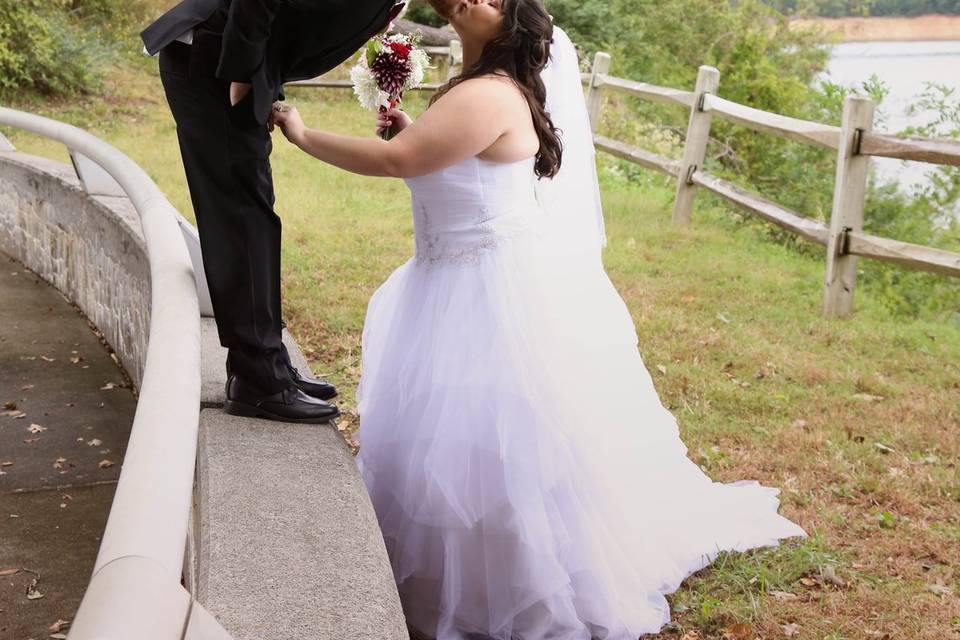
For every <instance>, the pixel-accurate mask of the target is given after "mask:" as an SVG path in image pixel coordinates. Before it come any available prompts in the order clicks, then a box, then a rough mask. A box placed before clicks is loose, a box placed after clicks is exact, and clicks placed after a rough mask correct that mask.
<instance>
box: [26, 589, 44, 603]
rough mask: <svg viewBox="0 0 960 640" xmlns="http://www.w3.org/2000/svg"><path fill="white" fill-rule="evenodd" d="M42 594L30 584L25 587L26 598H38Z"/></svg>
mask: <svg viewBox="0 0 960 640" xmlns="http://www.w3.org/2000/svg"><path fill="white" fill-rule="evenodd" d="M43 595H44V594H42V593H40V592H39V591H37V590H36V589H34V588H33V587H32V586H31V587H30V588H28V589H27V600H39V599H40V598H42V597H43Z"/></svg>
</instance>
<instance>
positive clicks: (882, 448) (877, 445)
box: [873, 442, 894, 453]
mask: <svg viewBox="0 0 960 640" xmlns="http://www.w3.org/2000/svg"><path fill="white" fill-rule="evenodd" d="M873 448H874V449H876V450H877V451H879V452H880V453H893V452H894V448H893V447H889V446H887V445H885V444H883V443H882V442H874V443H873Z"/></svg>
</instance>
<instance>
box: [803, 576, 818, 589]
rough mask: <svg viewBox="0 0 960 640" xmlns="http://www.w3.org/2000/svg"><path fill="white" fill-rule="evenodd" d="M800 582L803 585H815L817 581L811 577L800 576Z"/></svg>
mask: <svg viewBox="0 0 960 640" xmlns="http://www.w3.org/2000/svg"><path fill="white" fill-rule="evenodd" d="M800 584H802V585H803V586H805V587H815V586H817V581H816V580H814V579H813V578H800Z"/></svg>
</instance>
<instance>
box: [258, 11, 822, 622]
mask: <svg viewBox="0 0 960 640" xmlns="http://www.w3.org/2000/svg"><path fill="white" fill-rule="evenodd" d="M431 2H432V3H433V4H434V5H435V6H436V8H437V9H438V10H439V12H440V13H441V14H442V15H444V16H445V17H447V18H448V19H449V20H450V21H451V23H452V24H453V25H454V27H455V28H456V29H457V32H458V33H459V35H460V37H461V39H462V41H463V43H464V69H465V70H466V71H465V73H464V74H463V75H462V76H461V77H460V79H459V80H456V81H454V82H453V83H452V84H453V86H452V87H451V88H448V90H446V91H443V92H441V94H440V97H439V99H436V100H435V102H434V103H433V104H432V105H431V107H430V108H429V109H428V110H427V111H426V113H425V114H424V115H423V116H421V118H419V119H418V120H417V121H416V122H415V123H414V122H411V121H410V120H409V118H408V117H407V116H406V115H405V114H403V113H402V112H399V111H391V112H389V113H388V114H387V115H386V116H383V117H381V119H380V121H379V124H380V126H385V125H387V124H391V123H392V124H393V125H394V126H395V127H396V128H397V129H400V130H401V132H400V133H399V135H397V136H396V137H394V138H393V139H392V140H391V141H389V142H386V141H383V140H379V139H360V138H350V137H345V136H339V135H335V134H330V133H325V132H322V131H317V130H311V129H307V128H306V127H305V126H304V124H303V122H302V120H301V119H300V116H299V115H298V113H297V112H296V110H295V109H289V108H286V107H278V110H277V112H276V113H275V122H276V124H277V125H279V126H280V127H281V129H282V130H283V132H284V134H285V135H286V136H287V137H288V138H289V139H290V140H291V141H293V142H294V143H295V144H297V145H299V146H300V147H302V148H303V149H304V150H305V151H307V152H309V153H311V154H313V155H314V156H316V157H318V158H320V159H321V160H324V161H326V162H330V163H332V164H335V165H337V166H340V167H342V168H345V169H347V170H350V171H354V172H357V173H363V174H366V175H393V176H399V177H403V178H405V179H406V182H407V184H408V185H409V187H410V190H411V192H412V194H413V214H414V223H415V233H416V255H415V256H414V257H413V258H412V259H410V261H408V262H407V263H406V264H405V265H403V266H402V267H400V268H399V269H398V270H397V271H395V272H394V273H393V275H391V276H390V278H389V279H388V280H387V282H385V283H384V284H383V285H382V286H381V287H380V288H379V290H378V291H377V292H376V294H375V295H374V297H373V299H372V300H371V302H370V306H369V310H368V314H367V321H366V326H365V328H364V333H363V375H362V380H361V387H360V392H359V395H360V420H361V424H360V442H361V451H360V454H359V458H358V464H359V465H360V469H361V472H362V475H363V478H364V481H365V482H366V484H367V487H368V489H369V492H370V495H371V497H372V499H373V504H374V507H375V509H376V512H377V516H378V519H379V522H380V527H381V529H382V532H383V537H384V540H385V542H386V546H387V550H388V552H389V555H390V559H391V563H392V567H393V571H394V575H395V578H396V582H397V586H398V589H399V592H400V596H401V600H402V602H403V606H404V610H405V613H406V616H407V619H408V622H409V625H410V627H411V629H412V630H413V631H414V632H415V634H416V635H419V636H422V637H425V638H437V639H439V640H459V639H466V638H470V639H474V638H477V639H479V638H495V639H497V640H519V639H522V640H547V639H550V640H590V639H591V638H603V639H609V640H623V639H627V638H638V637H639V636H641V635H643V634H648V633H656V632H657V631H658V630H659V629H660V628H661V627H662V625H664V624H665V623H666V622H668V621H669V619H670V616H669V608H668V604H667V601H666V599H665V597H664V595H665V594H668V593H671V592H672V591H674V590H676V589H677V587H678V586H679V585H680V583H681V581H682V580H683V579H684V578H685V577H687V576H688V575H690V574H691V573H692V572H694V571H697V570H698V569H700V568H702V567H704V566H705V565H707V564H708V563H709V562H710V561H711V560H712V559H713V558H714V557H715V556H716V554H717V553H718V552H720V551H727V550H737V551H742V550H746V549H751V548H755V547H761V546H769V545H775V544H777V541H778V540H779V539H782V538H786V537H790V536H802V535H804V532H803V530H802V529H801V528H800V527H799V526H797V525H795V524H794V523H792V522H790V521H789V520H787V519H785V518H783V517H782V516H780V515H778V513H777V509H778V506H779V501H778V499H777V491H776V490H775V489H771V488H767V487H763V486H760V485H759V484H757V483H754V482H742V483H734V484H719V483H715V482H713V481H711V480H710V478H708V477H707V476H706V475H705V474H704V473H703V472H702V471H701V470H700V469H699V468H698V467H697V466H696V465H695V464H694V463H693V462H691V461H690V460H689V459H688V458H687V455H686V448H685V447H684V445H683V442H682V441H681V440H680V437H679V433H678V430H677V424H676V421H675V419H674V417H673V416H672V415H671V414H670V413H669V412H668V411H667V410H666V409H665V408H664V407H663V405H662V404H661V402H660V400H659V398H658V396H657V392H656V389H655V388H654V386H653V383H652V381H651V378H650V375H649V374H648V372H647V370H646V368H645V367H644V364H643V362H642V360H641V357H640V355H639V353H638V352H637V335H636V332H635V329H634V326H633V323H632V320H631V318H630V315H629V313H628V312H627V309H626V307H625V305H624V303H623V301H622V300H621V298H620V297H619V295H618V294H617V292H616V291H615V290H614V288H613V286H612V284H611V282H610V280H609V279H608V278H607V275H606V273H605V271H604V269H603V265H602V263H601V260H600V248H601V245H602V242H603V230H602V218H601V217H599V215H598V212H599V204H598V196H597V182H596V173H595V165H594V155H593V148H592V141H591V137H590V131H589V123H588V122H587V117H586V110H585V107H584V104H583V94H582V91H581V89H580V77H579V69H578V67H577V63H576V52H575V50H574V48H573V45H572V44H571V43H570V41H569V39H568V38H567V37H566V35H565V34H564V33H563V32H562V31H561V30H560V29H556V30H554V29H553V26H552V24H551V21H550V18H549V16H548V15H547V13H546V11H545V9H544V7H543V5H542V3H541V0H502V4H501V2H500V1H499V0H431ZM551 42H552V52H551ZM551 54H552V55H551ZM548 60H549V61H550V62H549V65H547V62H548ZM545 65H546V69H545V70H544V67H545ZM544 83H545V85H546V86H544ZM551 118H552V123H551ZM553 126H556V127H557V128H558V129H560V130H561V131H559V132H557V131H556V130H554V129H553V128H552V127H553ZM558 133H559V138H558ZM561 140H562V143H563V151H562V160H561V149H560V144H559V143H560V141H561ZM538 176H543V178H542V179H538ZM551 177H552V179H551Z"/></svg>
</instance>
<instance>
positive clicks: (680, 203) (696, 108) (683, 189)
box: [673, 65, 720, 224]
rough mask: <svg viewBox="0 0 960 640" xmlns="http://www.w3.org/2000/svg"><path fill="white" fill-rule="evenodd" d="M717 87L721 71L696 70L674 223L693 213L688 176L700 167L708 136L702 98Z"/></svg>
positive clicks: (693, 190) (686, 219) (708, 118)
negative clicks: (695, 81) (695, 84)
mask: <svg viewBox="0 0 960 640" xmlns="http://www.w3.org/2000/svg"><path fill="white" fill-rule="evenodd" d="M719 86H720V72H719V71H718V70H717V69H716V68H714V67H710V66H707V65H704V66H702V67H700V70H699V71H698V72H697V86H696V89H694V92H693V108H692V109H691V110H690V122H689V123H688V125H687V139H686V142H685V143H684V146H683V162H681V163H680V176H679V178H678V179H677V196H676V198H674V201H673V222H674V223H675V224H689V222H690V216H691V215H692V214H693V198H694V195H696V187H695V186H694V184H693V182H692V180H691V177H692V176H693V173H694V172H695V171H697V169H699V168H701V167H702V166H703V160H704V158H705V157H706V155H707V140H708V139H709V138H710V121H711V119H712V118H711V116H710V114H709V113H706V112H704V111H703V98H704V95H705V94H707V93H713V94H715V93H716V92H717V87H719Z"/></svg>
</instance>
